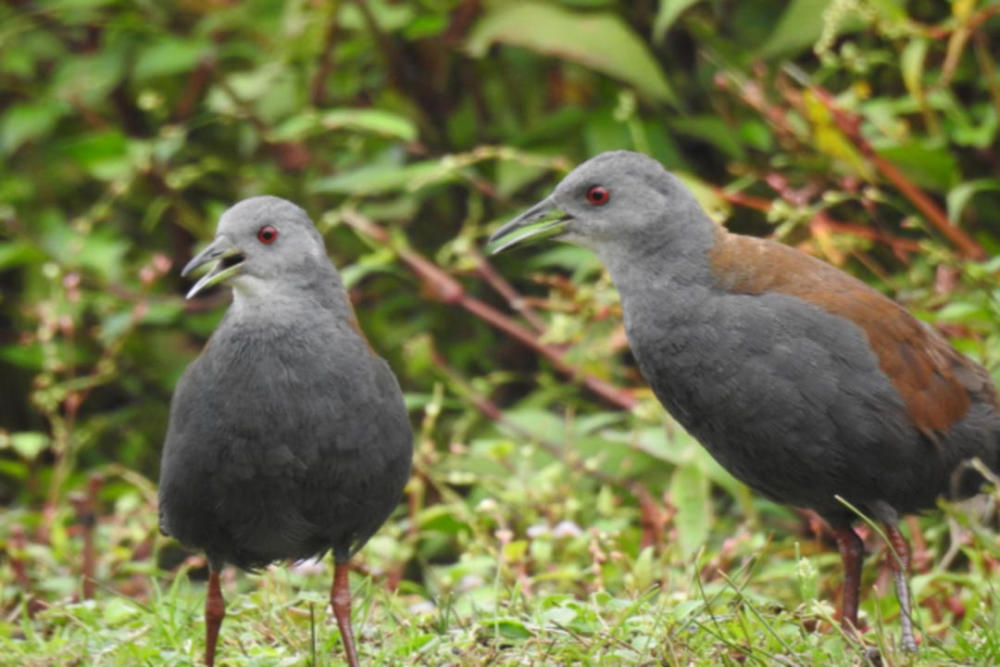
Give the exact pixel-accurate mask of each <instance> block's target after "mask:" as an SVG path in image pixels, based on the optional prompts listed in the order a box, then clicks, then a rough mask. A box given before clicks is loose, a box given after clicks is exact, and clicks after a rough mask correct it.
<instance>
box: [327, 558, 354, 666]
mask: <svg viewBox="0 0 1000 667" xmlns="http://www.w3.org/2000/svg"><path fill="white" fill-rule="evenodd" d="M347 572H348V566H347V563H346V562H344V563H337V564H336V566H335V569H334V571H333V586H332V587H331V588H330V605H331V606H332V607H333V615H334V616H336V617H337V626H338V627H339V628H340V640H341V641H342V642H343V643H344V653H346V654H347V664H348V665H350V667H358V652H357V651H356V650H355V648H354V631H353V630H352V629H351V584H350V582H349V581H348V579H347Z"/></svg>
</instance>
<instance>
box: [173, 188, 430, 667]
mask: <svg viewBox="0 0 1000 667" xmlns="http://www.w3.org/2000/svg"><path fill="white" fill-rule="evenodd" d="M205 264H210V265H211V268H210V270H209V271H208V273H207V274H205V276H204V277H202V278H201V279H200V280H199V281H198V282H197V283H196V284H195V285H194V287H192V288H191V291H190V292H188V294H187V297H188V298H191V297H193V296H195V295H196V294H198V293H200V292H201V291H202V290H204V289H205V288H206V287H208V286H210V285H215V284H217V283H227V284H229V285H231V286H232V289H233V302H232V305H231V306H230V307H229V309H228V311H227V312H226V314H225V317H224V318H223V319H222V322H221V323H220V324H219V326H218V328H217V329H216V330H215V332H214V333H213V334H212V337H211V339H210V340H209V342H208V344H207V345H206V346H205V349H204V350H203V351H202V353H201V355H200V356H199V357H198V358H197V359H195V361H193V362H192V363H191V365H190V366H188V368H187V370H186V371H185V372H184V375H183V377H181V379H180V382H179V383H178V385H177V388H176V390H175V391H174V396H173V401H172V403H171V406H170V422H169V426H168V429H167V436H166V442H165V444H164V447H163V459H162V465H161V472H160V487H159V511H160V527H161V530H162V531H163V532H164V533H166V534H168V535H172V536H174V537H176V538H177V539H178V540H179V541H180V542H181V543H183V544H185V545H187V546H190V547H194V548H197V549H202V550H204V551H205V553H206V555H207V556H208V562H209V566H210V575H209V584H208V596H207V599H206V604H205V624H206V642H205V662H206V664H208V665H212V664H213V663H214V660H215V646H216V641H217V639H218V633H219V627H220V626H221V624H222V619H223V617H224V616H225V604H224V601H223V599H222V593H221V590H220V586H219V571H220V570H221V569H222V567H223V565H224V564H225V563H232V564H234V565H236V566H238V567H240V568H242V569H247V570H252V569H255V568H260V567H262V566H265V565H267V564H268V563H271V562H273V561H276V560H282V559H305V558H312V557H319V556H322V555H323V554H325V553H326V552H327V551H328V550H329V551H332V552H333V558H334V562H335V564H336V567H335V574H334V579H333V585H332V587H331V590H330V602H331V605H332V607H333V612H334V615H335V616H336V618H337V624H338V626H339V628H340V633H341V640H342V642H343V645H344V650H345V653H346V655H347V659H348V662H349V664H350V665H351V666H352V667H355V666H356V665H357V664H358V660H357V651H356V648H355V645H354V638H353V632H352V629H351V616H350V613H351V612H350V599H351V598H350V586H349V583H348V560H349V559H350V558H351V556H352V555H353V554H354V553H355V552H356V551H357V550H358V549H360V548H361V547H362V546H364V544H365V543H366V542H367V541H368V539H369V538H370V537H371V536H372V535H373V534H374V533H375V531H376V530H378V528H379V526H381V525H382V523H383V522H384V521H385V520H386V518H387V517H388V516H389V514H390V513H391V512H392V510H393V508H394V507H396V505H397V504H398V502H399V500H400V497H401V494H402V491H403V487H404V486H405V484H406V482H407V480H408V479H409V475H410V463H411V457H412V448H413V434H412V430H411V426H410V422H409V418H408V415H407V412H406V408H405V406H404V404H403V396H402V392H401V390H400V387H399V383H398V382H397V380H396V376H395V375H394V374H393V372H392V370H391V369H390V368H389V365H388V364H387V363H386V362H385V361H384V360H383V359H381V358H380V357H378V356H376V355H375V353H374V352H373V351H372V350H371V348H370V347H369V346H368V344H367V341H366V340H365V338H364V336H363V335H362V333H361V331H360V329H359V327H358V323H357V320H356V318H355V315H354V311H353V309H352V307H351V305H350V302H349V301H348V299H347V294H346V293H345V291H344V287H343V283H342V282H341V279H340V275H339V274H338V272H337V270H336V269H335V268H334V266H333V264H331V262H330V260H329V259H328V257H327V255H326V250H325V248H324V244H323V239H322V237H321V236H320V234H319V232H318V231H317V230H316V227H315V226H314V225H313V223H312V221H311V220H310V219H309V216H308V215H307V214H306V212H305V211H303V210H302V209H301V208H299V207H298V206H296V205H294V204H292V203H291V202H288V201H285V200H283V199H279V198H277V197H254V198H251V199H246V200H243V201H241V202H239V203H237V204H235V205H234V206H232V207H231V208H230V209H228V210H227V211H226V212H225V213H223V215H222V217H221V218H220V220H219V225H218V230H217V233H216V236H215V239H214V240H213V241H212V243H211V244H210V245H209V246H208V247H207V248H205V249H204V250H203V251H202V252H201V253H199V254H198V255H197V256H196V257H195V258H194V259H192V260H191V262H190V263H189V264H188V265H187V266H186V267H184V270H183V271H182V275H188V274H189V273H191V272H192V271H194V270H195V269H197V268H198V267H201V266H203V265H205Z"/></svg>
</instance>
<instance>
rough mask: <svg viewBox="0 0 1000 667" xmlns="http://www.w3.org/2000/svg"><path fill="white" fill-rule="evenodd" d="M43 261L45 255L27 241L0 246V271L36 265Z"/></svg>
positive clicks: (11, 242) (10, 242)
mask: <svg viewBox="0 0 1000 667" xmlns="http://www.w3.org/2000/svg"><path fill="white" fill-rule="evenodd" d="M44 259H45V254H44V253H43V252H42V251H40V250H39V249H38V248H36V247H35V246H33V245H32V244H31V243H29V242H27V241H9V242H6V243H3V244H0V270H3V269H8V268H10V267H12V266H20V265H22V264H32V263H37V262H41V261H43V260H44Z"/></svg>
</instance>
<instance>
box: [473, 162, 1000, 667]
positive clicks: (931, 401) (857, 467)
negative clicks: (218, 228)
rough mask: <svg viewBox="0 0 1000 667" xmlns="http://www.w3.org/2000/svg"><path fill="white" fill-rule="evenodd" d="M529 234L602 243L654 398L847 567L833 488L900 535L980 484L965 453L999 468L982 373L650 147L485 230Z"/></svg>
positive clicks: (993, 414)
mask: <svg viewBox="0 0 1000 667" xmlns="http://www.w3.org/2000/svg"><path fill="white" fill-rule="evenodd" d="M595 188H599V189H600V191H598V190H596V189H595ZM540 234H543V235H547V236H552V235H559V236H560V237H562V238H564V239H566V240H569V241H572V242H576V243H579V244H581V245H584V246H586V247H588V248H590V249H592V250H593V251H594V252H596V253H597V255H598V256H599V257H600V259H601V260H602V262H603V263H604V265H605V266H606V267H607V269H608V271H609V272H610V275H611V279H612V281H613V282H614V284H615V286H616V287H617V288H618V290H619V292H620V294H621V299H622V306H623V311H624V319H625V327H626V332H627V336H628V340H629V344H630V347H631V349H632V352H633V354H634V355H635V358H636V360H637V361H638V364H639V367H640V370H641V371H642V374H643V376H644V377H645V378H646V380H647V381H648V382H649V384H650V386H651V387H652V388H653V391H654V392H655V394H656V396H657V398H658V399H659V400H660V401H661V402H662V403H663V405H664V406H665V407H666V408H667V410H668V411H669V412H670V413H671V414H672V415H673V416H674V417H675V418H676V419H677V420H678V421H679V422H680V423H681V424H682V425H683V426H684V427H685V429H687V430H688V432H690V433H691V434H692V435H694V436H695V437H696V438H697V439H698V440H699V441H700V442H701V443H702V444H703V445H704V446H705V447H706V449H708V451H709V452H710V453H711V454H712V456H714V457H715V458H716V459H717V460H718V461H719V462H720V463H721V464H722V465H723V466H724V467H726V468H727V469H728V470H729V471H730V472H732V473H733V475H735V476H736V477H737V478H739V479H741V480H742V481H744V482H745V483H747V484H748V485H749V486H751V487H752V488H754V489H755V490H757V491H759V492H760V493H762V494H764V495H767V496H768V497H770V498H772V499H774V500H777V501H779V502H782V503H787V504H791V505H795V506H798V507H805V508H812V509H814V510H816V511H817V512H819V513H820V514H821V515H822V516H823V517H824V518H826V519H827V520H828V521H829V522H830V524H831V525H832V526H833V527H834V528H835V529H837V530H838V531H841V533H840V534H841V535H842V536H843V540H844V541H843V542H842V544H841V546H842V552H844V553H845V554H847V555H845V556H844V558H845V566H848V568H849V569H850V567H853V564H852V563H849V562H848V561H849V560H850V559H851V558H852V557H857V555H858V554H859V553H860V541H859V540H858V539H857V536H856V535H854V534H853V532H852V531H851V530H850V522H851V521H852V520H853V519H854V518H855V517H854V515H853V514H852V512H851V511H850V510H848V509H847V508H846V507H845V506H844V505H843V504H842V503H840V502H839V501H838V500H837V496H840V497H843V498H845V499H846V500H847V501H849V502H850V503H852V504H853V505H854V506H855V507H858V508H860V509H861V510H862V511H864V512H866V513H868V514H870V515H871V516H874V517H876V518H878V519H880V520H882V521H885V522H886V523H887V525H891V526H892V530H895V522H896V517H897V515H898V514H900V513H910V512H915V511H919V510H922V509H927V508H931V507H933V506H934V504H935V501H936V499H937V497H939V496H941V495H952V496H961V495H966V494H968V493H971V492H974V491H975V490H976V489H977V488H978V487H979V484H980V483H981V482H982V479H981V477H980V476H979V475H978V474H975V473H973V472H971V471H969V470H968V469H967V468H966V467H965V463H966V462H967V461H968V460H969V459H971V458H973V457H979V458H980V459H982V461H983V462H984V463H985V464H986V465H987V466H989V467H991V468H993V469H994V470H996V469H997V468H998V467H1000V403H998V401H997V393H996V389H995V387H994V385H993V382H992V379H991V378H990V376H989V374H988V373H986V371H985V370H984V369H983V368H981V367H980V366H978V365H977V364H975V363H973V362H972V361H970V360H968V359H967V358H965V357H963V356H962V355H960V354H959V353H957V352H956V351H955V350H954V349H952V348H951V347H950V346H949V345H948V344H947V343H946V342H945V341H944V340H943V339H942V338H941V337H940V336H939V335H938V334H937V333H936V332H934V331H933V330H932V329H931V328H930V327H926V326H923V325H920V324H919V323H916V322H915V321H914V320H913V319H912V317H911V316H910V315H909V314H907V313H906V312H905V311H904V310H903V309H902V308H900V307H899V306H897V305H896V304H894V303H893V302H892V301H890V300H889V299H886V298H884V297H882V296H881V295H880V294H878V293H877V292H875V291H874V290H872V289H871V288H869V287H868V286H867V285H864V284H863V283H862V282H860V281H858V280H856V279H854V278H851V277H850V276H847V275H846V274H844V273H842V272H841V271H839V270H837V269H835V268H834V267H831V266H829V265H827V264H825V263H823V262H821V261H819V260H816V259H814V258H811V257H809V256H807V255H804V254H803V253H800V252H798V251H797V250H795V249H793V248H788V247H786V246H782V245H780V244H776V243H773V242H770V241H764V240H760V239H750V238H747V237H740V236H738V235H735V234H728V233H727V232H725V230H723V229H721V228H719V227H717V226H716V225H715V224H714V223H713V222H712V221H711V220H710V219H709V218H708V216H707V215H706V214H705V213H704V212H703V210H702V209H701V207H700V206H699V204H698V203H697V201H696V200H695V198H694V196H693V195H692V194H691V192H690V191H689V190H688V189H687V188H686V187H685V186H684V185H683V184H682V183H681V182H680V180H679V179H677V178H676V177H675V176H674V175H672V174H670V173H669V172H667V171H666V170H664V169H663V167H662V166H661V165H660V164H659V163H658V162H656V161H655V160H653V159H651V158H649V157H647V156H645V155H641V154H638V153H631V152H628V151H615V152H611V153H604V154H601V155H598V156H596V157H594V158H592V159H591V160H588V161H587V162H585V163H583V164H581V165H580V166H579V167H577V168H576V169H574V170H573V171H572V172H571V173H570V174H569V175H568V176H567V177H566V178H565V179H564V180H563V181H562V182H561V183H560V184H559V185H558V186H557V187H556V189H555V191H554V192H553V193H552V194H551V195H550V196H549V197H548V198H546V199H545V200H543V201H542V202H540V203H539V204H538V205H536V206H535V207H533V208H532V209H530V210H529V211H528V212H526V213H525V214H523V215H522V216H519V217H518V218H516V219H515V220H513V221H511V222H510V223H508V224H507V225H505V226H503V227H502V228H501V229H500V230H499V231H498V232H497V233H496V234H494V236H493V237H492V239H491V243H492V244H493V245H494V246H495V247H496V248H497V249H503V248H505V247H507V246H509V245H513V244H514V243H517V242H519V241H521V240H523V239H527V238H530V237H532V236H536V235H540ZM900 538H901V536H900ZM838 539H841V538H840V537H838ZM848 552H850V553H848ZM852 554H853V555H852ZM858 567H860V565H858ZM903 569H905V567H904V568H903ZM848 574H849V578H850V574H851V573H850V572H848ZM853 584H854V582H853V581H852V582H851V585H852V586H853ZM846 589H847V586H846V584H845V591H846ZM845 596H846V593H845ZM855 602H856V601H855ZM846 606H848V601H847V597H845V607H846ZM854 613H855V614H856V610H854ZM845 614H846V617H849V616H850V615H851V610H850V609H848V610H847V611H846V612H845ZM847 620H849V621H850V623H851V624H854V623H856V618H847ZM904 643H905V644H907V645H908V647H909V648H912V647H915V644H913V642H912V636H909V637H908V636H907V629H906V628H905V626H904ZM911 645H912V646H911Z"/></svg>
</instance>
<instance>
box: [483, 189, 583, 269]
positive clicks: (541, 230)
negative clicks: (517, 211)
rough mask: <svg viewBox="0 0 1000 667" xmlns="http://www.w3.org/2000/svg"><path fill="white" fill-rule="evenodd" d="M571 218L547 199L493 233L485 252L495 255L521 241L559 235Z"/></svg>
mask: <svg viewBox="0 0 1000 667" xmlns="http://www.w3.org/2000/svg"><path fill="white" fill-rule="evenodd" d="M572 220H573V216H571V215H569V214H567V213H565V212H563V211H562V210H560V209H559V208H558V207H557V206H556V205H555V203H554V202H553V201H552V197H547V198H545V199H543V200H542V201H540V202H538V203H537V204H535V205H534V206H532V207H531V208H530V209H528V210H527V211H525V212H524V213H522V214H521V215H519V216H517V217H516V218H514V219H513V220H511V221H510V222H508V223H507V224H505V225H504V226H503V227H501V228H500V229H498V230H496V231H495V232H494V233H493V236H491V237H490V240H489V241H487V242H486V250H487V252H489V253H490V254H491V255H495V254H497V253H498V252H500V251H501V250H506V249H507V248H509V247H511V246H513V245H517V244H518V243H521V242H522V241H527V240H528V239H532V240H535V241H538V240H541V239H548V238H552V237H553V236H558V235H559V234H561V233H562V232H563V231H564V230H565V228H566V225H568V224H569V223H570V222H571V221H572Z"/></svg>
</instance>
